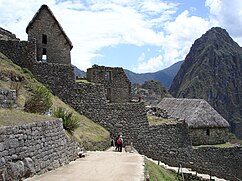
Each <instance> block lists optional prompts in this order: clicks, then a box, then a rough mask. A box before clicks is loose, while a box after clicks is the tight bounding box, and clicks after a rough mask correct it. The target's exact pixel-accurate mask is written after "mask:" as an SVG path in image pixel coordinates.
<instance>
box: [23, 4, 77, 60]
mask: <svg viewBox="0 0 242 181" xmlns="http://www.w3.org/2000/svg"><path fill="white" fill-rule="evenodd" d="M26 33H27V34H28V40H32V39H35V40H36V45H37V60H38V61H44V62H48V63H59V64H71V53H70V51H71V49H72V47H73V45H72V43H71V40H70V39H69V38H68V37H67V35H66V33H65V32H64V30H63V28H62V27H61V25H60V23H59V22H58V21H57V19H56V18H55V16H54V14H53V13H52V11H51V10H50V8H49V7H48V6H47V5H42V6H41V7H40V9H39V10H38V11H37V13H36V14H35V15H34V17H33V19H32V20H31V21H30V22H29V24H28V26H27V28H26Z"/></svg>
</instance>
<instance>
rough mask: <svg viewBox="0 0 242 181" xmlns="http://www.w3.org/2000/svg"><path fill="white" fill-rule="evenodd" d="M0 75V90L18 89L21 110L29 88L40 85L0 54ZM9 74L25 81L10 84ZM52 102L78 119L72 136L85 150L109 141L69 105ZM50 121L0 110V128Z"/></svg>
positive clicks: (41, 116) (12, 111)
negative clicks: (78, 123)
mask: <svg viewBox="0 0 242 181" xmlns="http://www.w3.org/2000/svg"><path fill="white" fill-rule="evenodd" d="M24 72H25V73H24ZM1 74H2V75H4V78H1V79H0V88H7V89H14V88H16V86H19V87H20V88H19V90H18V93H17V94H18V96H17V104H18V106H19V107H20V109H22V108H23V107H24V103H25V100H26V99H27V98H28V97H29V95H30V94H31V86H33V85H34V84H40V83H39V82H37V81H36V80H35V79H34V78H33V76H32V75H31V73H28V72H27V71H23V69H22V68H20V67H19V66H17V65H15V64H14V63H12V62H11V61H10V60H9V59H7V58H6V57H5V56H4V55H3V54H1V53H0V75H1ZM10 74H12V75H16V76H24V77H25V80H24V81H23V82H21V83H19V84H20V85H16V83H15V82H12V81H11V80H9V79H8V78H7V77H8V75H10ZM52 102H53V106H52V108H53V109H54V108H56V107H64V108H66V109H67V110H69V111H71V112H73V113H74V115H75V116H76V117H77V118H78V120H79V121H80V125H81V126H80V128H78V129H77V130H76V131H75V133H74V136H75V137H76V139H77V141H78V142H80V143H82V144H83V146H84V147H85V148H86V149H91V150H92V149H99V148H98V147H97V146H96V144H97V143H99V142H102V141H109V139H110V138H109V132H108V131H107V130H105V129H104V128H103V127H101V126H100V125H98V124H96V123H94V122H93V121H91V120H90V119H88V118H86V117H85V116H83V115H80V114H79V113H77V112H75V111H74V110H73V109H72V108H71V107H70V106H69V105H66V104H65V103H63V102H62V101H61V100H60V99H59V98H58V97H55V96H52ZM51 119H53V118H51V117H46V116H43V115H37V114H29V113H26V112H22V111H17V110H15V109H12V110H11V109H0V126H8V125H20V124H25V123H31V122H35V121H41V120H51ZM101 149H103V148H101Z"/></svg>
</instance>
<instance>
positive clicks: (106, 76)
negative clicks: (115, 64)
mask: <svg viewBox="0 0 242 181" xmlns="http://www.w3.org/2000/svg"><path fill="white" fill-rule="evenodd" d="M105 80H106V81H109V82H111V71H107V72H105Z"/></svg>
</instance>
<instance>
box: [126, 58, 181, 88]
mask: <svg viewBox="0 0 242 181" xmlns="http://www.w3.org/2000/svg"><path fill="white" fill-rule="evenodd" d="M182 63H183V61H179V62H177V63H175V64H173V65H171V66H170V67H168V68H166V69H163V70H160V71H157V72H154V73H141V74H137V73H134V72H131V71H130V70H126V69H124V71H125V73H126V75H127V76H128V78H129V80H130V81H131V82H132V83H138V84H143V83H144V82H145V81H147V80H158V81H160V82H161V83H162V84H163V85H164V86H165V87H166V88H169V87H170V85H171V83H172V80H173V78H174V77H175V75H176V74H177V72H178V70H179V69H180V66H181V64H182Z"/></svg>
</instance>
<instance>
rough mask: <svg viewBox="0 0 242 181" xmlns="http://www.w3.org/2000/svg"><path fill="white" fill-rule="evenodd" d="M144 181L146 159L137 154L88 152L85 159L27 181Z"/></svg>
mask: <svg viewBox="0 0 242 181" xmlns="http://www.w3.org/2000/svg"><path fill="white" fill-rule="evenodd" d="M48 180H50V181H77V180H78V181H82V180H83V181H99V180H100V181H124V180H125V181H127V180H129V181H143V180H144V157H143V156H141V155H139V154H137V153H126V152H122V153H119V152H114V151H113V149H109V150H108V151H105V152H88V153H87V155H86V157H85V158H80V159H77V160H76V161H73V162H71V163H70V164H68V165H65V166H63V167H60V168H58V169H56V170H53V171H50V172H47V173H45V174H43V175H40V176H34V177H33V178H28V179H26V180H25V181H48Z"/></svg>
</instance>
